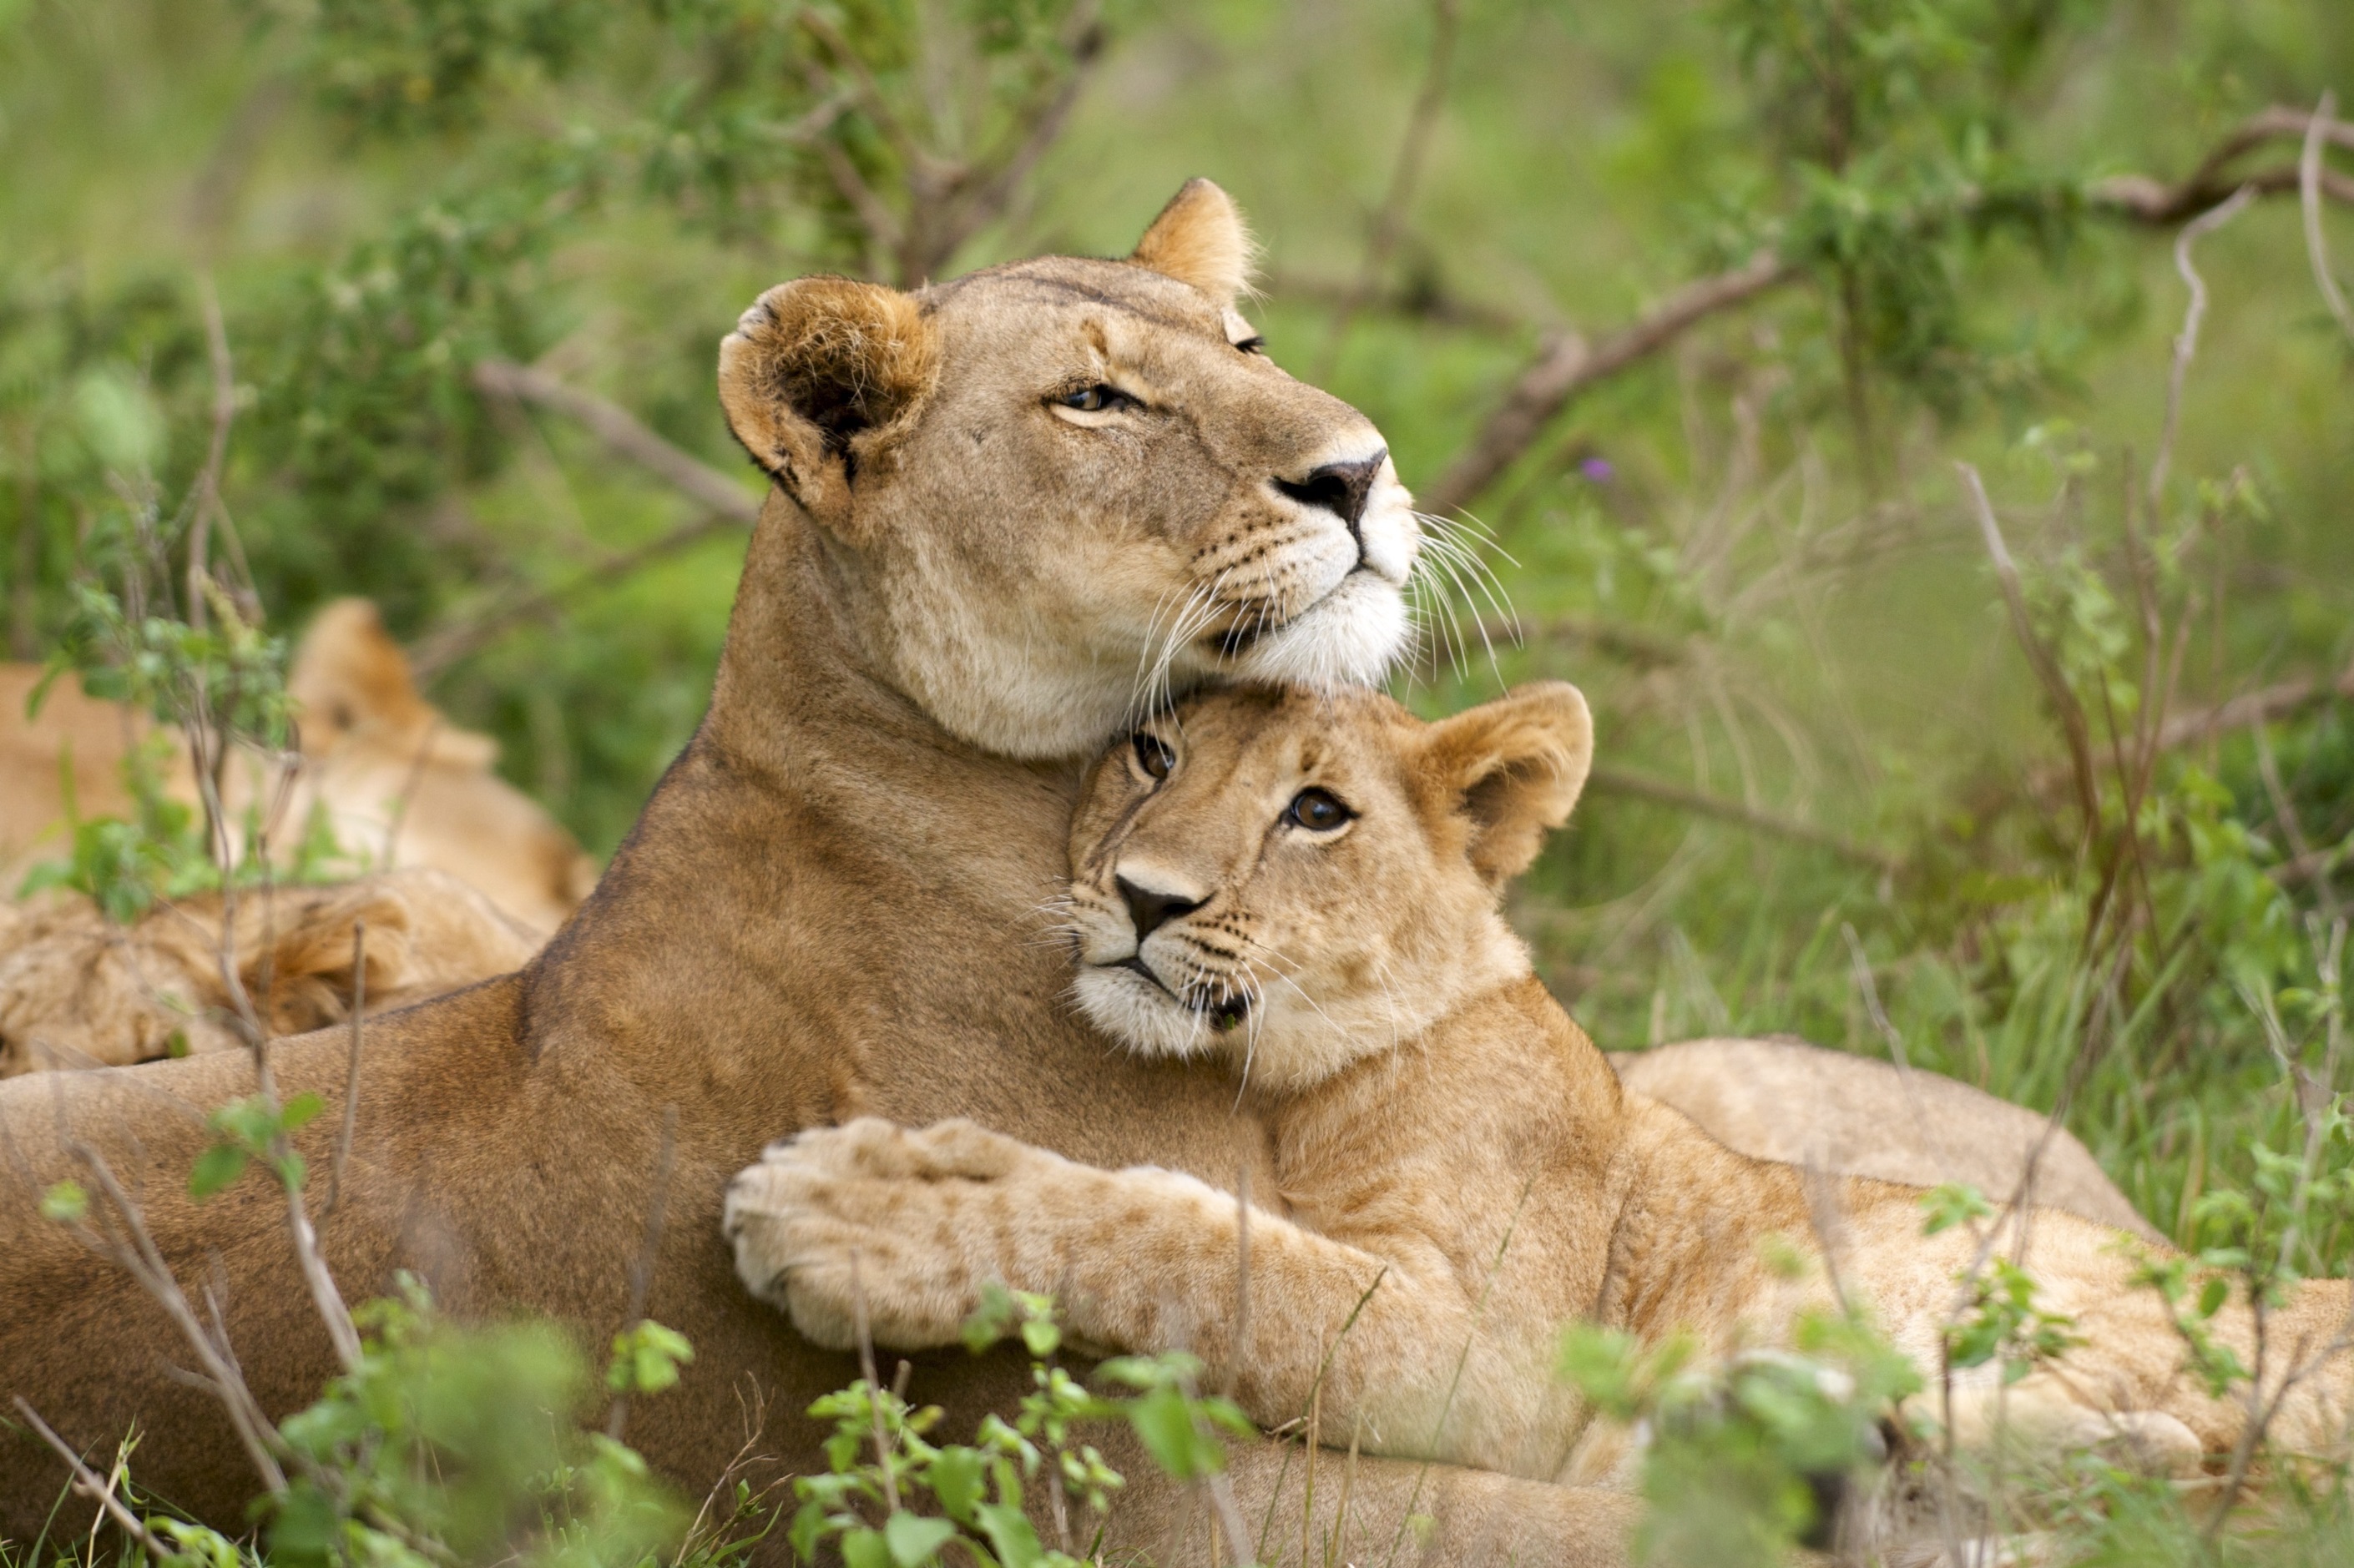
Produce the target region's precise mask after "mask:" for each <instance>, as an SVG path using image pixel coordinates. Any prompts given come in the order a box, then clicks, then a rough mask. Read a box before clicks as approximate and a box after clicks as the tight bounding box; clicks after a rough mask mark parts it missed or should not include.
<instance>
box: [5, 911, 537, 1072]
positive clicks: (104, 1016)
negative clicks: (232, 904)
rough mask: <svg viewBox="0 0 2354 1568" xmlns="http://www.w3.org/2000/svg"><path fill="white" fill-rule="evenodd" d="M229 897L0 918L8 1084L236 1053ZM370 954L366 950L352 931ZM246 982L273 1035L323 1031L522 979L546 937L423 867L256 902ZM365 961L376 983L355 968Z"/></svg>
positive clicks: (242, 975)
mask: <svg viewBox="0 0 2354 1568" xmlns="http://www.w3.org/2000/svg"><path fill="white" fill-rule="evenodd" d="M225 914H226V911H225V909H224V907H223V902H222V899H221V897H220V895H218V894H202V895H196V896H194V897H189V898H183V899H178V900H176V901H175V902H173V903H172V904H170V905H168V906H164V907H160V908H156V909H152V910H150V911H148V912H147V914H145V915H144V916H141V917H140V918H139V919H137V920H135V921H133V923H132V924H130V925H128V926H118V925H116V924H114V923H113V922H112V921H111V920H109V919H107V918H106V916H104V915H103V914H102V913H101V911H100V910H99V908H98V907H97V906H96V905H94V904H92V903H91V902H90V900H89V899H87V898H84V897H81V896H80V895H74V896H70V897H68V896H62V895H50V896H48V897H46V898H44V899H41V900H39V901H38V902H37V903H35V904H33V905H31V906H26V907H17V906H11V905H0V1077H6V1076H10V1075H14V1074H17V1073H30V1072H36V1071H39V1070H41V1069H45V1068H58V1067H125V1066H130V1065H133V1063H138V1062H152V1061H154V1060H157V1059H158V1058H161V1057H164V1056H175V1055H190V1054H195V1053H196V1052H201V1051H226V1050H232V1049H235V1048H236V1047H237V1046H238V1045H239V1043H240V1041H241V1039H242V1036H241V1035H240V1034H239V1033H238V1031H237V1028H236V1024H235V1022H234V1019H233V1016H232V1010H233V1008H234V1005H235V1004H234V1003H233V1001H231V999H230V996H229V993H228V982H227V980H224V979H223V978H222V975H221V966H220V952H221V945H220V928H221V922H222V919H223V918H224V916H225ZM363 924H364V925H365V926H366V939H365V941H363V942H362V943H360V944H357V950H356V952H355V943H354V941H353V939H352V933H353V929H354V927H357V926H360V925H363ZM237 926H238V929H237V942H236V947H235V951H236V954H237V959H238V980H239V985H240V986H241V987H242V988H243V990H244V991H245V992H246V995H247V997H248V998H249V1000H250V1001H251V1002H252V1005H253V1007H254V1009H255V1011H256V1014H257V1016H259V1017H260V1019H261V1020H262V1021H263V1022H265V1023H266V1024H267V1025H268V1026H269V1028H270V1030H271V1031H272V1032H273V1033H281V1034H299V1033H302V1032H303V1031H305V1030H310V1029H323V1028H324V1027H326V1026H327V1025H328V1024H331V1023H334V1022H340V1021H342V1020H343V1019H345V1018H347V1017H349V1016H350V1013H351V1007H352V1002H353V1000H354V999H355V997H358V996H363V995H364V996H365V998H366V1012H368V1013H370V1014H375V1013H380V1012H391V1011H393V1010H394V1009H396V1008H402V1007H408V1006H410V1005H411V1004H413V1003H416V1002H419V1001H424V1000H426V999H427V998H429V997H435V996H440V994H441V993H442V992H444V991H455V990H457V989H458V988H459V987H460V986H462V985H472V984H473V983H474V982H475V981H476V980H488V979H489V978H490V977H491V976H493V975H503V974H505V973H506V972H507V971H508V970H510V969H521V968H522V967H523V966H524V963H525V960H527V959H529V958H530V957H531V956H532V954H534V953H535V952H537V951H538V950H539V947H540V938H539V937H538V936H537V935H536V934H535V933H533V932H530V931H526V930H525V929H524V928H523V927H520V926H518V925H516V924H515V923H514V921H513V920H510V919H508V918H507V917H506V916H504V915H503V914H501V913H500V912H499V910H498V908H497V907H496V906H493V904H492V903H491V901H490V900H489V899H487V898H485V897H483V896H482V895H481V894H479V893H477V892H475V891H474V890H473V889H472V887H469V886H468V885H466V884H464V883H462V882H461V881H459V880H458V879H457V878H456V877H454V876H450V875H447V874H443V873H441V872H438V871H428V870H425V869H424V868H422V867H413V868H411V869H409V870H407V871H387V872H379V873H377V874H376V875H374V876H364V877H361V878H358V879H357V880H355V881H352V882H346V883H338V884H335V885H329V886H323V887H283V888H279V889H277V890H276V891H275V892H273V893H270V894H267V895H265V894H264V893H262V892H261V891H260V890H259V889H254V888H249V889H246V890H245V891H244V892H243V893H241V894H240V895H239V898H238V902H237ZM355 957H357V958H359V959H361V960H362V965H363V967H364V969H365V971H366V980H365V983H364V984H363V983H362V979H361V971H360V969H355V966H354V962H353V960H354V959H355Z"/></svg>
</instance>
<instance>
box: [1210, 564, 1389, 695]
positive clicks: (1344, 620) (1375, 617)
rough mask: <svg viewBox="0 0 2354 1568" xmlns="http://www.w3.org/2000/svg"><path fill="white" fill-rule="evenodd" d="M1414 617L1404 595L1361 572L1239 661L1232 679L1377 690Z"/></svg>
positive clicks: (1233, 667) (1232, 669) (1232, 668)
mask: <svg viewBox="0 0 2354 1568" xmlns="http://www.w3.org/2000/svg"><path fill="white" fill-rule="evenodd" d="M1413 637H1414V618H1413V616H1412V615H1411V614H1410V613H1409V612H1408V611H1407V609H1406V603H1405V594H1404V593H1403V592H1401V591H1400V589H1399V588H1398V586H1397V585H1396V584H1395V583H1394V582H1391V581H1390V580H1389V579H1388V578H1387V577H1383V576H1382V575H1380V574H1379V573H1376V572H1373V571H1370V570H1364V569H1360V570H1357V571H1353V572H1352V573H1350V574H1349V575H1348V577H1344V578H1342V579H1341V585H1340V587H1338V588H1334V589H1333V590H1332V591H1331V593H1329V594H1326V595H1325V596H1324V597H1323V598H1322V599H1319V600H1318V601H1317V602H1316V603H1315V604H1314V605H1313V606H1312V607H1310V609H1307V610H1306V611H1304V612H1303V613H1301V614H1300V615H1299V616H1298V617H1297V618H1295V619H1294V620H1290V621H1289V622H1288V623H1286V624H1285V625H1284V626H1283V627H1282V628H1281V629H1280V630H1276V631H1271V632H1269V633H1267V636H1265V637H1263V638H1261V639H1260V640H1259V641H1257V642H1255V643H1253V644H1252V645H1251V646H1250V648H1249V649H1247V650H1246V651H1245V652H1243V653H1242V654H1241V655H1240V656H1239V657H1237V658H1236V659H1235V661H1234V662H1233V664H1232V665H1231V666H1230V672H1231V674H1232V676H1233V678H1235V679H1237V680H1246V681H1264V682H1267V683H1270V684H1283V685H1299V686H1310V687H1314V688H1317V689H1319V690H1328V691H1329V690H1331V689H1332V688H1334V687H1337V686H1378V685H1380V684H1381V683H1382V682H1383V681H1384V679H1385V678H1386V677H1387V676H1388V674H1389V671H1390V666H1391V665H1392V664H1393V663H1394V662H1396V661H1398V660H1399V659H1400V658H1402V657H1404V656H1405V653H1406V652H1407V650H1408V647H1409V644H1410V643H1411V642H1412V641H1413Z"/></svg>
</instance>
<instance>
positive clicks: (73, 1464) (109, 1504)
mask: <svg viewBox="0 0 2354 1568" xmlns="http://www.w3.org/2000/svg"><path fill="white" fill-rule="evenodd" d="M16 1414H19V1415H22V1416H23V1417H24V1418H25V1419H26V1420H27V1421H28V1422H30V1423H32V1426H33V1430H34V1431H36V1432H37V1433H39V1434H40V1436H41V1441H43V1442H44V1443H47V1444H48V1446H50V1447H51V1448H54V1449H56V1450H57V1454H58V1457H59V1458H61V1459H63V1460H64V1461H65V1462H66V1464H67V1466H68V1467H70V1468H71V1469H72V1471H73V1475H74V1490H76V1491H78V1492H80V1493H81V1494H82V1495H83V1496H85V1497H88V1498H90V1499H94V1500H96V1502H97V1503H98V1506H99V1507H100V1508H101V1509H103V1510H106V1514H107V1517H109V1518H110V1519H111V1520H114V1522H115V1523H117V1524H119V1525H121V1526H122V1531H123V1533H124V1534H126V1535H128V1536H130V1537H131V1539H132V1540H133V1541H135V1542H138V1543H139V1544H140V1546H141V1547H143V1548H144V1549H145V1551H146V1552H147V1554H148V1555H149V1556H150V1557H152V1558H154V1560H155V1561H156V1562H158V1563H168V1562H171V1561H173V1560H174V1559H175V1556H176V1553H175V1552H173V1550H172V1549H171V1547H169V1546H168V1545H166V1544H165V1543H164V1542H163V1540H162V1539H161V1538H159V1537H158V1536H157V1535H156V1534H155V1532H154V1531H152V1530H149V1529H148V1528H147V1524H146V1521H145V1520H142V1519H141V1518H140V1517H139V1516H138V1515H137V1514H134V1513H133V1512H132V1511H131V1510H129V1509H127V1508H125V1507H123V1506H122V1499H120V1498H117V1497H116V1496H115V1495H114V1488H113V1486H112V1485H111V1483H109V1482H107V1481H104V1480H101V1478H99V1475H98V1472H97V1471H95V1470H93V1469H91V1468H90V1467H89V1466H88V1465H86V1464H84V1463H82V1457H81V1456H80V1454H77V1453H75V1452H74V1451H73V1449H72V1448H71V1447H69V1446H67V1443H66V1440H65V1439H64V1438H62V1437H60V1436H58V1435H57V1434H56V1433H55V1432H53V1431H51V1430H50V1429H49V1424H48V1422H46V1421H44V1420H42V1419H41V1414H40V1412H38V1411H37V1410H35V1409H34V1408H33V1407H32V1406H31V1405H30V1404H26V1403H25V1396H24V1395H23V1394H21V1393H20V1394H18V1395H16Z"/></svg>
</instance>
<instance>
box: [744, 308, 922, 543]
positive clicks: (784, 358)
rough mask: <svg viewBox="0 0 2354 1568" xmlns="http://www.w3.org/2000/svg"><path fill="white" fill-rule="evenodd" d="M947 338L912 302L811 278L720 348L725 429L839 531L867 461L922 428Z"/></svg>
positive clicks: (752, 314)
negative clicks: (942, 339) (918, 417)
mask: <svg viewBox="0 0 2354 1568" xmlns="http://www.w3.org/2000/svg"><path fill="white" fill-rule="evenodd" d="M939 360H940V355H939V338H938V333H937V332H935V331H934V329H933V326H932V323H931V322H930V321H929V320H928V318H926V316H925V315H924V313H923V311H922V310H921V308H920V307H918V306H917V303H916V302H915V301H914V300H913V299H912V298H910V297H909V296H908V295H906V294H903V293H901V292H899V291H897V290H896V289H886V288H884V287H883V286H882V285H880V284H878V283H860V282H854V281H852V280H850V279H848V278H803V279H801V280H800V281H796V282H791V283H780V284H779V285H778V286H777V287H775V288H773V289H771V290H769V291H768V292H767V293H765V294H763V295H761V296H760V298H759V300H758V302H756V303H755V304H754V305H753V306H752V308H751V309H750V310H748V311H746V312H745V313H744V314H743V317H742V319H740V320H739V321H737V323H736V330H735V331H734V332H733V333H731V334H728V335H727V336H726V338H725V339H724V340H722V341H721V343H720V344H719V404H720V407H721V408H724V409H726V413H727V428H728V429H731V430H733V431H734V432H735V433H736V439H737V440H739V441H741V442H743V443H744V450H746V451H748V452H750V453H751V454H752V461H754V462H757V463H758V464H759V465H760V466H761V467H762V468H764V469H766V470H768V471H769V472H770V473H771V474H773V475H775V476H776V478H777V480H778V482H780V483H781V484H783V485H784V487H785V489H786V491H787V493H790V495H791V496H792V497H793V499H794V500H796V501H798V502H800V503H801V505H802V507H803V508H805V509H806V510H807V511H808V512H809V514H810V515H811V516H812V517H814V518H816V519H817V520H818V521H819V522H821V523H823V524H828V525H829V526H833V527H839V526H841V525H842V524H843V523H844V522H845V521H847V519H848V517H849V514H850V485H851V481H852V480H853V479H854V478H855V477H856V475H857V471H858V467H859V464H860V463H862V462H864V461H869V460H870V459H872V458H874V457H875V456H876V455H878V454H879V453H880V451H881V450H883V449H884V448H885V447H886V446H887V445H888V444H889V443H890V442H891V441H892V440H894V439H896V437H897V436H899V435H901V434H903V433H904V432H905V430H906V429H907V426H908V425H909V424H911V423H912V422H913V418H914V415H915V413H916V411H917V408H919V407H921V405H922V403H923V401H924V398H925V397H927V396H928V394H929V393H930V392H931V390H932V387H933V386H934V385H935V384H936V383H937V382H938V379H939Z"/></svg>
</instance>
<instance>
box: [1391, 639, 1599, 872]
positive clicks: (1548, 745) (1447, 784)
mask: <svg viewBox="0 0 2354 1568" xmlns="http://www.w3.org/2000/svg"><path fill="white" fill-rule="evenodd" d="M1422 761H1423V768H1424V769H1425V770H1426V778H1427V779H1429V781H1430V783H1431V784H1432V785H1433V786H1434V787H1436V788H1437V789H1438V790H1440V791H1442V792H1444V793H1445V795H1446V796H1447V797H1448V798H1449V799H1451V800H1454V801H1455V802H1457V806H1456V809H1457V810H1459V811H1461V812H1462V813H1463V815H1464V817H1465V818H1467V819H1468V820H1469V823H1470V828H1471V837H1470V842H1469V844H1468V845H1467V846H1466V853H1468V854H1469V856H1470V859H1471V864H1472V867H1473V868H1474V869H1475V870H1477V871H1478V872H1479V874H1480V876H1481V877H1482V878H1484V879H1485V880H1486V881H1487V883H1488V885H1489V886H1490V887H1501V886H1502V885H1504V884H1505V883H1507V882H1510V881H1511V879H1512V878H1513V877H1515V876H1518V875H1519V874H1521V873H1522V872H1523V871H1526V870H1527V869H1528V868H1529V863H1530V862H1532V861H1533V860H1535V859H1536V858H1537V851H1538V850H1539V849H1541V848H1543V845H1544V836H1545V834H1546V833H1547V832H1550V831H1551V830H1553V829H1554V828H1557V827H1559V826H1561V825H1562V823H1564V822H1565V821H1569V813H1570V810H1571V809H1572V808H1574V807H1575V805H1576V804H1577V797H1578V794H1579V792H1580V791H1582V790H1583V789H1585V775H1586V772H1587V770H1588V769H1590V768H1592V767H1593V766H1594V717H1593V715H1591V714H1589V713H1587V712H1586V708H1585V697H1584V696H1583V695H1582V694H1579V692H1578V689H1577V688H1576V687H1575V686H1573V685H1570V684H1568V683H1565V682H1561V681H1540V682H1537V683H1534V684H1532V685H1526V686H1521V687H1517V688H1515V689H1514V690H1513V691H1511V693H1509V694H1506V695H1504V696H1502V697H1500V698H1498V699H1497V700H1496V701H1494V702H1492V703H1486V704H1483V705H1480V706H1479V707H1476V708H1471V709H1469V710H1467V711H1465V712H1463V713H1459V714H1457V715H1455V716H1454V717H1453V718H1450V719H1444V720H1441V721H1440V722H1439V723H1437V724H1435V725H1433V726H1430V728H1429V729H1428V730H1427V731H1426V733H1425V736H1424V741H1423V753H1422Z"/></svg>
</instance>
